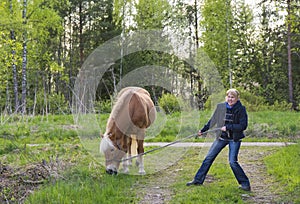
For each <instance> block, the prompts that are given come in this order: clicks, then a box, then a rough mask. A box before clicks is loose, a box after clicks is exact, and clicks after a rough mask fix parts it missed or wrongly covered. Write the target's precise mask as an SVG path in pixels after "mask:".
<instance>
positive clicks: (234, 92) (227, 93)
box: [226, 89, 240, 98]
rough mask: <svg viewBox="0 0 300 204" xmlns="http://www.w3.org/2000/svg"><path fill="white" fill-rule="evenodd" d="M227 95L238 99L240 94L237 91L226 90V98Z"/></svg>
mask: <svg viewBox="0 0 300 204" xmlns="http://www.w3.org/2000/svg"><path fill="white" fill-rule="evenodd" d="M229 94H232V95H234V96H235V97H236V98H239V97H240V92H239V91H238V90H236V89H228V90H227V91H226V96H228V95H229Z"/></svg>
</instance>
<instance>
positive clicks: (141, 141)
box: [137, 139, 146, 174]
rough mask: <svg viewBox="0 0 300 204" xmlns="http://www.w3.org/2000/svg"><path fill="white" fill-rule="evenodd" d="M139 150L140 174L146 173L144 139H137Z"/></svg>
mask: <svg viewBox="0 0 300 204" xmlns="http://www.w3.org/2000/svg"><path fill="white" fill-rule="evenodd" d="M137 145H138V148H137V151H138V158H137V163H138V166H139V174H146V171H145V169H144V158H143V155H142V154H143V153H144V140H141V139H137Z"/></svg>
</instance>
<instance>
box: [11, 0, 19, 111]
mask: <svg viewBox="0 0 300 204" xmlns="http://www.w3.org/2000/svg"><path fill="white" fill-rule="evenodd" d="M9 3H10V4H9V8H10V12H11V15H13V8H12V0H10V1H9ZM10 39H11V40H12V42H13V44H14V45H15V41H16V38H15V31H14V30H11V31H10ZM11 54H12V72H13V84H14V85H13V86H14V96H15V112H18V111H19V110H18V109H19V94H18V77H17V66H16V64H15V55H16V51H15V47H13V49H12V51H11Z"/></svg>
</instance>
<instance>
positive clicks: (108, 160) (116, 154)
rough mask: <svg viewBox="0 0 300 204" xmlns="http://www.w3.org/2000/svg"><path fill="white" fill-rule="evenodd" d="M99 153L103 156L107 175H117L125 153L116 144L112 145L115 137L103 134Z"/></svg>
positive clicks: (110, 134)
mask: <svg viewBox="0 0 300 204" xmlns="http://www.w3.org/2000/svg"><path fill="white" fill-rule="evenodd" d="M101 137H102V139H101V142H100V152H101V153H102V154H104V155H105V166H106V172H107V173H108V174H117V173H118V168H119V165H120V162H121V159H122V158H123V156H124V155H125V152H124V151H122V150H121V149H120V148H118V144H117V142H116V144H114V142H113V141H117V140H116V139H115V135H114V134H112V133H105V134H104V135H103V136H101Z"/></svg>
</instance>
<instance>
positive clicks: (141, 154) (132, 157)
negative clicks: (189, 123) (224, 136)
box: [120, 128, 221, 162]
mask: <svg viewBox="0 0 300 204" xmlns="http://www.w3.org/2000/svg"><path fill="white" fill-rule="evenodd" d="M217 130H221V128H214V129H211V130H207V131H205V132H203V133H202V134H207V133H210V132H214V131H217ZM197 135H198V133H196V134H192V135H189V136H186V137H184V138H181V139H179V140H176V141H174V142H171V143H168V144H166V145H164V146H161V147H157V148H153V149H150V150H148V151H146V152H143V153H140V154H137V155H134V156H131V157H128V158H126V159H121V160H120V162H124V161H127V160H130V159H134V158H136V157H139V156H143V155H146V154H149V153H151V152H154V151H157V150H160V149H163V148H166V147H168V146H171V145H173V144H176V143H178V142H181V141H184V140H186V139H189V138H191V137H196V136H197Z"/></svg>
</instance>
